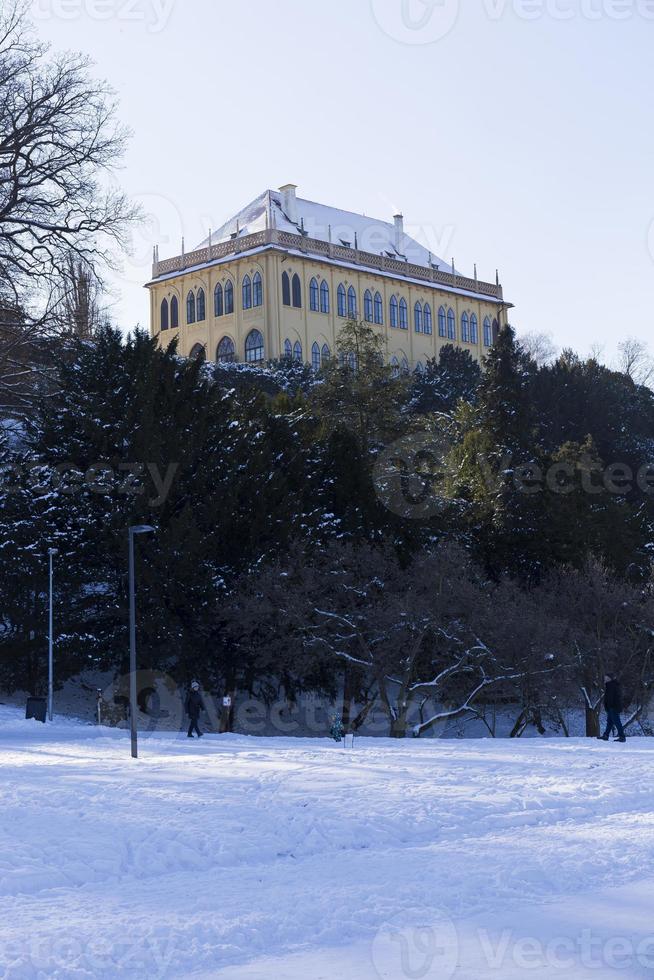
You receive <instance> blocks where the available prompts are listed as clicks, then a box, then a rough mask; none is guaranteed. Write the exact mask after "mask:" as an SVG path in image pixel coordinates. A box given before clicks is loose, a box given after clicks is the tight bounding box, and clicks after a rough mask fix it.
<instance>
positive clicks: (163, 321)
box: [161, 299, 168, 330]
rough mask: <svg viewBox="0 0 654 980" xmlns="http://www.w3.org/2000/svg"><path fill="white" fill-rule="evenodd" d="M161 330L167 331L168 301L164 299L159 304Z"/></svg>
mask: <svg viewBox="0 0 654 980" xmlns="http://www.w3.org/2000/svg"><path fill="white" fill-rule="evenodd" d="M161 329H162V330H167V329H168V300H167V299H164V300H163V301H162V303H161Z"/></svg>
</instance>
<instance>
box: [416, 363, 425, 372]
mask: <svg viewBox="0 0 654 980" xmlns="http://www.w3.org/2000/svg"><path fill="white" fill-rule="evenodd" d="M424 373H425V368H424V365H423V363H422V361H418V363H417V364H416V374H424Z"/></svg>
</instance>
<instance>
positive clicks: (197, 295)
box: [160, 272, 263, 330]
mask: <svg viewBox="0 0 654 980" xmlns="http://www.w3.org/2000/svg"><path fill="white" fill-rule="evenodd" d="M241 302H242V308H243V309H244V310H251V309H253V308H255V307H258V306H263V279H262V278H261V273H260V272H255V274H254V276H253V277H252V278H250V276H246V277H245V279H244V280H243V284H242V286H241ZM206 307H207V304H206V298H205V293H204V289H203V288H202V287H201V286H200V288H199V289H197V290H193V289H191V290H190V291H189V293H188V295H187V297H186V322H187V324H192V323H203V322H204V320H206V318H207V308H206ZM233 312H234V283H233V282H232V281H231V279H228V280H227V282H226V283H225V286H224V287H223V286H222V285H221V284H220V283H218V285H217V286H216V288H215V289H214V291H213V314H214V316H216V317H219V316H229V315H230V314H232V313H233ZM160 322H161V329H162V330H168V328H169V327H170V328H171V329H173V330H176V329H177V328H178V327H179V302H178V300H177V297H176V296H173V297H172V298H171V300H170V303H168V300H167V299H163V300H162V301H161V318H160Z"/></svg>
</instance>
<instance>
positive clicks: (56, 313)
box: [52, 254, 109, 340]
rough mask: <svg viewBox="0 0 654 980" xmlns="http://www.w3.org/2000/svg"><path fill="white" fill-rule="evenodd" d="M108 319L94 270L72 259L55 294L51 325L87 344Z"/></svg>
mask: <svg viewBox="0 0 654 980" xmlns="http://www.w3.org/2000/svg"><path fill="white" fill-rule="evenodd" d="M108 320H109V315H108V312H107V309H106V307H105V306H104V305H103V302H102V287H101V284H100V281H99V280H98V277H97V275H96V274H95V271H94V269H92V268H91V267H90V266H88V265H87V264H86V263H85V262H83V261H82V260H81V259H79V258H76V257H75V256H74V255H72V254H71V255H69V256H68V262H67V264H66V269H65V272H64V274H63V276H62V278H61V281H60V283H59V285H58V286H57V288H56V290H55V293H54V304H53V311H52V322H53V323H54V324H55V325H56V328H57V332H58V333H62V334H71V335H73V336H75V337H80V338H82V339H83V340H88V339H90V338H91V337H93V336H94V334H96V333H97V331H98V330H99V328H100V327H101V325H102V324H103V323H107V322H108Z"/></svg>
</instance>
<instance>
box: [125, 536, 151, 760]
mask: <svg viewBox="0 0 654 980" xmlns="http://www.w3.org/2000/svg"><path fill="white" fill-rule="evenodd" d="M153 531H154V528H153V527H150V525H149V524H135V525H134V526H133V527H130V529H129V723H130V733H131V739H132V759H138V754H139V753H138V743H137V734H136V597H135V588H134V537H135V536H136V535H137V534H150V533H151V532H153Z"/></svg>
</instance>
